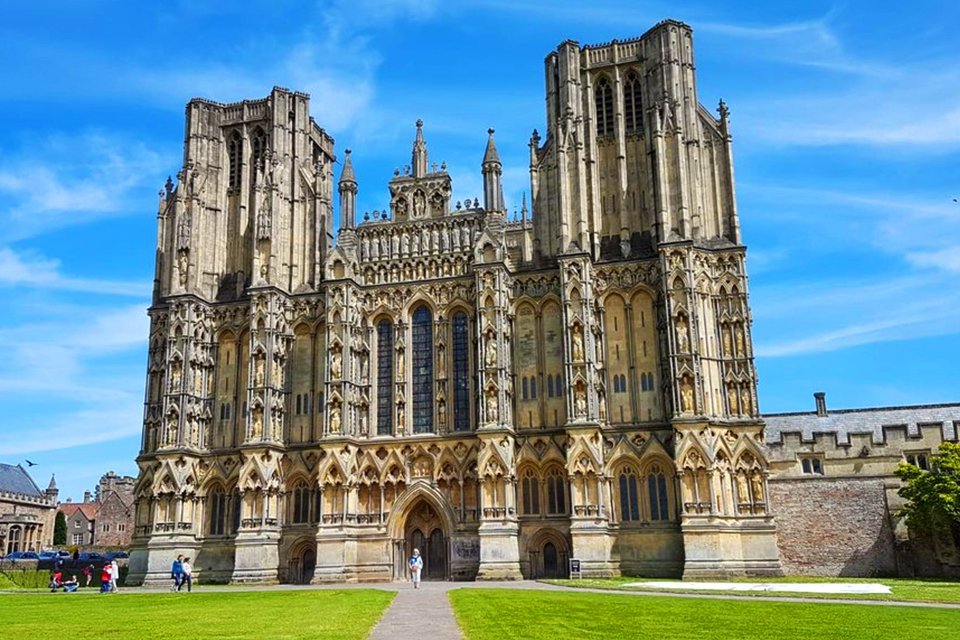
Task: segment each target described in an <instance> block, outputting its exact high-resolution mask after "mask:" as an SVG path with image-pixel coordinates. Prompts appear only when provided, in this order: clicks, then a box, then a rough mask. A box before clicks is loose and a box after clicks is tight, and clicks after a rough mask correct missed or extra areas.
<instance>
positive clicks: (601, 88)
mask: <svg viewBox="0 0 960 640" xmlns="http://www.w3.org/2000/svg"><path fill="white" fill-rule="evenodd" d="M594 100H595V101H596V107H597V136H599V137H601V138H604V137H608V136H612V135H613V89H612V88H611V87H610V82H609V81H608V80H607V79H606V78H600V81H599V82H597V88H596V90H595V92H594Z"/></svg>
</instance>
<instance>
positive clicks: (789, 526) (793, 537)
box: [769, 478, 897, 576]
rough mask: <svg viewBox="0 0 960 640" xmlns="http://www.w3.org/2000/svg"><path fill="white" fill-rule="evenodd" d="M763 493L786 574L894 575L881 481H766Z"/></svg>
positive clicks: (828, 479) (892, 541)
mask: <svg viewBox="0 0 960 640" xmlns="http://www.w3.org/2000/svg"><path fill="white" fill-rule="evenodd" d="M769 490H770V499H771V502H772V504H773V508H774V513H775V516H776V522H777V545H778V546H779V548H780V558H781V562H782V563H783V570H784V573H786V574H787V575H811V576H875V575H881V576H882V575H895V574H896V573H897V563H896V556H895V550H894V539H893V531H892V529H891V527H890V518H889V515H888V510H887V501H886V492H885V488H884V483H883V480H881V479H879V478H862V479H860V478H856V479H854V478H845V479H840V478H817V479H786V478H784V479H771V480H770V483H769Z"/></svg>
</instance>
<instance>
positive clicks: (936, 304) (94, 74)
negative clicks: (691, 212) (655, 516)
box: [0, 0, 960, 499]
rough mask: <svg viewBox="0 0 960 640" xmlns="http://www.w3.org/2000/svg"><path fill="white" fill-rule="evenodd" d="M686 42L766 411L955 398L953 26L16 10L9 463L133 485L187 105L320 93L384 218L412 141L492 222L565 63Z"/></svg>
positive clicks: (5, 390)
mask: <svg viewBox="0 0 960 640" xmlns="http://www.w3.org/2000/svg"><path fill="white" fill-rule="evenodd" d="M148 5H149V6H148ZM545 6H548V7H549V8H544V7H545ZM666 17H673V18H677V19H680V20H683V21H685V22H687V23H689V24H691V25H692V26H693V28H694V38H695V39H694V43H695V48H696V58H697V72H698V81H699V93H700V99H701V101H702V102H703V103H704V104H706V105H707V106H708V107H709V108H711V109H712V108H714V106H715V105H716V103H717V101H718V100H719V99H720V98H721V97H722V98H723V99H725V100H726V101H727V103H728V104H729V105H730V108H731V112H732V116H731V121H732V128H733V133H734V149H735V157H736V177H737V194H738V200H739V208H740V216H741V224H742V227H743V235H744V238H745V241H746V243H747V245H748V246H749V253H748V255H749V258H748V269H749V273H750V278H751V296H752V297H751V301H752V305H753V312H754V320H755V322H754V337H755V346H756V351H757V354H758V359H757V362H758V368H759V373H760V406H761V409H762V410H763V411H764V412H775V411H790V410H808V409H811V408H812V404H813V401H812V398H811V393H812V392H813V391H815V390H824V391H826V392H827V401H828V404H829V405H830V406H832V407H858V406H870V405H889V404H916V403H929V402H944V401H956V400H960V392H958V388H957V375H956V363H957V362H958V361H960V337H958V334H960V322H958V321H957V319H956V315H957V309H958V308H960V287H958V285H957V279H958V277H960V205H958V204H957V203H955V202H953V198H960V181H958V177H960V170H958V167H960V43H958V39H957V37H956V33H955V27H956V25H957V24H958V23H960V5H958V4H957V3H951V2H944V1H943V0H940V1H938V2H934V1H926V0H917V1H914V2H911V3H902V2H878V1H876V0H873V1H863V2H844V3H833V2H815V1H811V2H789V3H782V2H755V3H743V2H727V3H716V2H669V3H668V2H636V1H635V0H631V1H625V2H613V1H605V0H598V1H593V2H590V3H584V2H582V1H580V0H554V1H553V2H551V3H549V4H548V5H544V4H543V3H539V2H533V1H532V0H477V1H475V2H439V1H432V0H388V1H386V2H374V1H373V0H351V1H350V2H341V1H338V0H335V1H332V2H316V3H309V2H295V1H293V0H273V1H271V2H263V3H257V2H244V3H214V2H203V1H201V0H190V1H182V2H181V1H167V2H163V3H134V2H93V1H83V0H75V1H73V2H69V3H65V2H33V3H28V2H20V3H13V2H8V3H3V6H2V8H0V59H2V60H4V62H5V64H4V72H3V82H2V83H0V116H2V121H3V122H4V123H5V124H6V126H4V127H3V128H0V406H2V407H3V413H2V417H0V460H2V461H4V462H13V463H16V462H18V461H21V460H23V459H24V458H29V459H31V460H33V461H35V462H37V463H39V466H37V467H35V468H34V469H33V475H34V478H35V479H36V480H37V482H38V483H40V484H43V485H44V486H45V484H46V482H47V481H48V480H49V475H50V473H52V472H55V473H56V474H57V478H58V482H59V484H60V487H61V489H62V493H61V495H62V496H72V497H73V498H74V499H77V498H79V497H80V496H81V494H82V492H83V489H84V488H87V487H91V488H92V486H93V485H94V483H95V482H96V479H97V478H98V477H99V475H100V474H102V473H103V472H106V471H107V470H110V469H114V470H116V471H118V472H121V473H130V474H134V473H135V472H136V466H135V464H134V463H133V458H134V457H135V456H136V453H137V450H138V448H139V441H140V436H139V433H140V419H141V413H142V400H143V383H144V371H145V361H146V336H147V328H148V323H147V318H146V314H145V308H146V306H147V304H148V302H149V290H150V281H151V278H152V275H153V249H154V242H155V234H156V229H155V224H156V194H157V191H158V190H159V188H160V187H161V185H162V183H163V181H164V180H165V179H166V177H167V175H168V174H175V173H176V171H177V169H178V167H179V163H180V160H181V154H182V142H183V140H182V139H183V114H184V104H185V102H186V101H187V100H188V99H189V98H190V97H192V96H204V97H208V98H211V99H215V100H220V101H231V100H239V99H243V98H261V97H263V96H265V95H267V94H268V93H269V91H270V88H271V87H272V86H273V85H281V86H286V87H289V88H291V89H297V90H301V91H306V92H309V93H310V94H311V95H312V113H313V115H314V117H315V118H316V120H317V121H318V122H319V123H320V125H321V126H323V127H324V128H326V129H327V130H328V131H329V132H330V133H331V134H332V135H333V136H334V137H335V139H336V141H337V151H338V153H339V154H340V155H341V156H342V152H343V149H345V148H348V147H349V148H352V149H353V150H354V154H353V159H354V163H355V167H356V172H357V175H358V179H359V183H360V193H359V198H358V199H359V203H358V209H359V211H361V212H362V211H364V210H372V209H383V208H385V207H386V205H387V203H388V194H387V190H386V182H387V180H388V179H389V178H390V176H391V174H392V171H393V168H394V167H396V166H400V165H402V164H404V163H407V162H409V158H410V155H409V154H410V143H411V141H412V138H413V131H414V122H415V121H416V119H417V118H423V120H424V121H425V127H424V131H425V134H426V138H427V144H428V147H429V150H430V153H431V159H432V160H438V161H439V160H446V161H447V163H448V165H449V167H450V171H451V173H452V174H453V177H454V190H455V194H454V197H455V199H463V198H466V197H470V198H473V197H479V196H480V195H481V188H480V185H481V183H480V171H479V169H480V160H481V157H482V154H483V149H484V144H485V140H486V133H485V132H486V130H487V128H488V127H490V126H494V127H496V129H497V142H498V146H499V150H500V154H501V157H502V159H503V162H504V181H505V191H506V194H505V195H506V198H507V200H508V203H509V206H511V207H514V206H518V204H519V201H520V197H521V194H522V193H523V192H524V190H526V189H527V156H526V154H527V141H528V138H529V135H530V132H531V130H532V129H533V128H535V127H536V128H539V129H541V130H542V129H543V117H544V115H543V111H544V108H543V107H544V95H543V67H542V65H543V58H544V56H545V55H546V54H547V53H548V52H550V51H551V50H553V49H554V48H555V47H556V45H557V44H558V43H559V42H561V41H562V40H564V39H567V38H571V39H575V40H578V41H579V42H581V43H582V44H587V43H596V42H604V41H607V40H610V39H612V38H621V39H623V38H629V37H632V36H636V35H639V34H641V33H643V32H644V31H646V30H647V29H648V28H649V27H650V26H652V25H653V24H654V23H656V22H657V21H659V20H661V19H663V18H666Z"/></svg>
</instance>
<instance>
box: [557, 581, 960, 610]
mask: <svg viewBox="0 0 960 640" xmlns="http://www.w3.org/2000/svg"><path fill="white" fill-rule="evenodd" d="M659 580H661V579H660V578H625V577H623V578H609V579H603V580H589V579H588V580H543V582H546V583H549V584H557V585H562V586H564V587H584V588H590V589H620V590H625V591H647V592H653V593H705V594H706V593H709V594H713V595H736V596H763V597H768V598H769V597H777V596H784V597H789V596H801V597H804V598H818V599H828V600H837V599H839V600H887V601H897V602H943V603H948V604H960V582H951V581H946V580H908V579H902V578H882V579H875V578H813V577H792V578H756V579H747V578H744V579H742V580H734V582H737V581H739V582H782V583H791V582H792V583H811V582H847V583H873V584H884V585H887V586H888V587H890V590H891V591H892V592H893V593H890V594H842V593H823V594H820V593H791V592H789V591H775V592H767V591H736V592H734V591H727V592H724V591H692V590H689V589H682V590H680V589H678V590H676V591H671V590H669V589H655V588H651V587H625V586H624V585H625V584H627V583H630V582H657V581H659ZM701 582H706V581H701Z"/></svg>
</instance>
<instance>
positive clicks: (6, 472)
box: [0, 463, 43, 497]
mask: <svg viewBox="0 0 960 640" xmlns="http://www.w3.org/2000/svg"><path fill="white" fill-rule="evenodd" d="M0 491H6V492H8V493H19V494H21V495H26V496H35V497H43V492H42V491H40V487H38V486H37V484H36V483H35V482H34V481H33V478H31V477H30V474H29V473H27V470H26V469H24V468H23V467H21V466H20V465H16V466H14V465H12V464H3V463H0Z"/></svg>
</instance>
